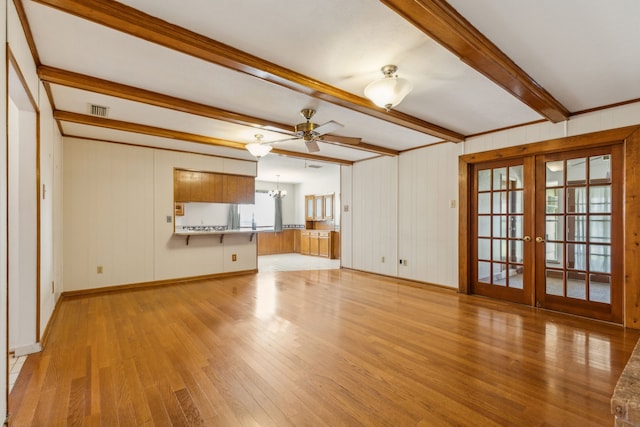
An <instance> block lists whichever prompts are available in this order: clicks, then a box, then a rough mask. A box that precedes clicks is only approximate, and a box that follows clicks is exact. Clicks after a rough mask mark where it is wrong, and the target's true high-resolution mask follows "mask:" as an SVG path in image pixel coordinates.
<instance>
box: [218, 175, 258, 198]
mask: <svg viewBox="0 0 640 427" xmlns="http://www.w3.org/2000/svg"><path fill="white" fill-rule="evenodd" d="M222 178H223V180H222V187H223V189H224V191H223V197H222V198H223V199H224V200H223V201H222V203H238V204H242V205H252V204H254V203H255V202H256V180H255V178H254V177H252V176H241V175H223V177H222Z"/></svg>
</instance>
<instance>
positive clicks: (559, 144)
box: [458, 125, 640, 329]
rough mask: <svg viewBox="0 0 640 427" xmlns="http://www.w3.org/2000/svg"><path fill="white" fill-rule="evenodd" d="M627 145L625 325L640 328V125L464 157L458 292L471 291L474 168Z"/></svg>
mask: <svg viewBox="0 0 640 427" xmlns="http://www.w3.org/2000/svg"><path fill="white" fill-rule="evenodd" d="M619 142H624V146H625V161H624V165H625V171H624V187H625V188H624V190H623V192H624V195H625V196H624V200H625V215H624V217H625V218H624V225H623V227H624V235H625V237H624V261H623V262H624V275H623V276H624V281H625V282H624V289H625V290H624V302H623V306H624V311H625V312H624V315H623V322H624V326H625V327H628V328H633V329H640V263H638V261H637V260H638V259H640V215H638V212H640V125H636V126H627V127H623V128H617V129H610V130H605V131H601V132H594V133H588V134H584V135H576V136H570V137H566V138H557V139H551V140H548V141H541V142H535V143H531V144H525V145H520V146H514V147H507V148H502V149H497V150H491V151H483V152H479V153H473V154H467V155H463V156H460V158H459V162H458V194H459V212H458V214H459V216H458V230H459V234H458V271H459V274H458V290H459V291H460V292H461V293H469V292H470V283H469V280H470V278H471V266H470V265H469V262H470V261H469V249H470V246H469V245H470V244H471V242H470V236H469V230H470V221H471V212H470V208H469V206H470V204H469V203H470V197H471V196H472V195H471V194H470V191H469V188H468V183H469V182H470V173H471V167H472V165H474V164H476V163H484V162H489V161H493V160H500V159H507V158H514V157H525V156H535V155H540V154H548V153H556V152H564V151H571V150H577V149H582V148H589V147H597V146H602V145H609V144H614V143H619Z"/></svg>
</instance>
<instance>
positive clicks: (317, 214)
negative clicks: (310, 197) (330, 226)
mask: <svg viewBox="0 0 640 427" xmlns="http://www.w3.org/2000/svg"><path fill="white" fill-rule="evenodd" d="M314 205H315V207H314V210H313V219H314V220H316V221H322V220H323V219H324V197H323V196H314Z"/></svg>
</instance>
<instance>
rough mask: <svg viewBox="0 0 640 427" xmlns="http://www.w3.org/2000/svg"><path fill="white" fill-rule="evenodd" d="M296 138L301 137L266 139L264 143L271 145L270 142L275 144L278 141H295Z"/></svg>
mask: <svg viewBox="0 0 640 427" xmlns="http://www.w3.org/2000/svg"><path fill="white" fill-rule="evenodd" d="M295 139H300V137H298V136H295V137H293V138H285V139H276V140H275V141H265V142H263V144H269V145H270V144H275V143H277V142H285V141H293V140H295Z"/></svg>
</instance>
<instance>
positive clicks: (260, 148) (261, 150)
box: [245, 133, 273, 160]
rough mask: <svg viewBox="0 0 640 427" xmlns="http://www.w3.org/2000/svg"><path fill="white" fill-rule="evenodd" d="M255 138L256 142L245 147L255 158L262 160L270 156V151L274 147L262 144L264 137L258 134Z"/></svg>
mask: <svg viewBox="0 0 640 427" xmlns="http://www.w3.org/2000/svg"><path fill="white" fill-rule="evenodd" d="M254 137H255V138H256V141H255V142H252V143H250V144H247V145H245V148H246V149H247V150H248V151H249V152H250V153H251V154H252V155H253V157H255V158H257V159H258V160H260V158H261V157H264V156H266V155H267V154H269V151H271V149H272V148H273V147H271V145H269V144H264V143H262V138H263V136H262V135H261V134H259V133H257V134H255V135H254Z"/></svg>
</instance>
